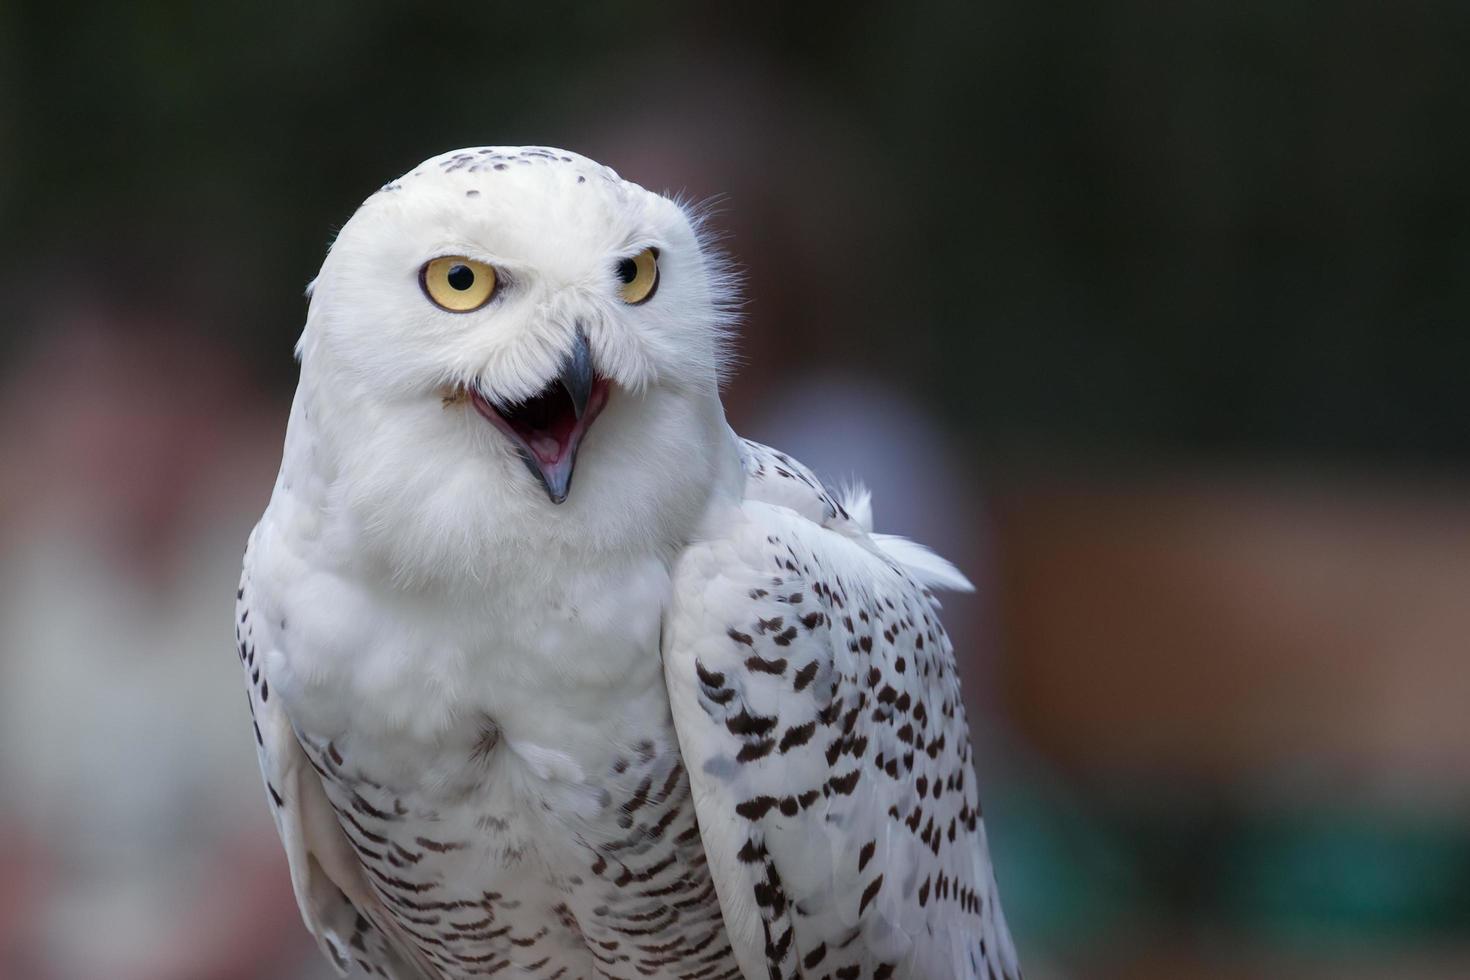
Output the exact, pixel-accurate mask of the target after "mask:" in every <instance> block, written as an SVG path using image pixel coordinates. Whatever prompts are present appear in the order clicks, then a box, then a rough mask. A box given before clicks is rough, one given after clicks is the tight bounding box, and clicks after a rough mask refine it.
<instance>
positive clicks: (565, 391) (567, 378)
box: [469, 327, 608, 504]
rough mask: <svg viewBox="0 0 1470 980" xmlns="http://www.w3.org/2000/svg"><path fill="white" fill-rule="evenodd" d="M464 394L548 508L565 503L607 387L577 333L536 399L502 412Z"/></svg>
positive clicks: (584, 339)
mask: <svg viewBox="0 0 1470 980" xmlns="http://www.w3.org/2000/svg"><path fill="white" fill-rule="evenodd" d="M469 394H470V401H471V402H473V403H474V406H475V409H476V411H478V412H479V413H480V414H481V415H483V416H484V417H485V418H487V419H489V420H490V422H491V424H493V425H494V426H495V427H496V428H497V429H499V430H500V431H501V432H504V433H505V434H506V436H508V437H509V438H510V440H511V442H513V443H515V445H516V448H517V449H519V450H520V453H521V459H523V460H524V461H525V463H526V468H527V469H529V470H530V471H531V473H532V475H533V476H535V477H536V478H537V479H538V480H540V481H541V485H542V486H543V487H545V488H546V495H547V496H548V497H550V498H551V502H552V503H553V504H559V503H561V502H562V501H564V500H566V499H567V493H568V492H569V491H570V490H571V487H572V469H573V467H574V466H575V465H576V462H577V447H578V446H580V445H581V444H582V437H583V436H585V435H586V434H587V429H588V428H590V427H591V425H592V422H593V420H594V419H596V418H597V414H598V413H599V412H601V411H602V409H603V406H605V405H606V404H607V395H608V381H607V379H606V378H600V377H598V376H597V372H596V371H594V370H593V367H592V351H591V350H589V349H588V347H587V337H586V336H585V335H584V334H583V333H582V330H581V328H580V327H579V328H578V329H577V333H576V339H575V340H574V341H573V342H572V349H571V352H570V353H568V354H567V357H566V360H565V361H563V362H562V365H561V370H560V371H559V372H558V373H557V376H556V377H554V378H552V379H551V381H549V382H548V383H547V385H546V387H545V388H543V389H541V391H540V392H539V393H538V394H536V395H534V396H532V397H531V398H528V399H526V400H525V401H523V402H517V403H516V404H514V405H507V406H505V407H500V406H497V405H496V404H495V403H494V402H492V401H491V400H490V399H488V398H486V397H485V395H484V394H483V393H482V392H480V391H479V389H477V388H473V387H472V388H470V390H469Z"/></svg>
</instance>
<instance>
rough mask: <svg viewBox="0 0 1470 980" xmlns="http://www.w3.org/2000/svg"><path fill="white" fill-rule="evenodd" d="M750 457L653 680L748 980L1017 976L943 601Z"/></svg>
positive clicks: (754, 454)
mask: <svg viewBox="0 0 1470 980" xmlns="http://www.w3.org/2000/svg"><path fill="white" fill-rule="evenodd" d="M743 462H744V467H745V472H746V476H747V483H746V493H745V501H744V503H743V505H742V507H741V508H740V511H741V512H740V514H739V515H738V516H737V517H736V518H734V519H733V520H732V524H731V530H730V531H729V533H727V534H725V535H722V536H721V537H719V538H718V539H715V540H710V541H706V542H702V543H700V544H697V545H695V546H693V547H691V548H690V549H689V550H688V551H687V552H686V553H685V554H684V556H683V557H682V559H681V560H680V562H679V566H678V568H677V570H676V579H675V594H676V602H675V608H674V610H673V613H672V615H671V621H670V626H669V629H668V632H667V636H666V640H665V674H666V677H667V680H668V685H669V691H670V700H671V703H672V706H673V711H674V718H675V724H676V726H677V727H678V730H679V738H680V744H681V746H682V749H683V752H684V758H685V762H686V765H687V766H688V767H689V770H690V772H691V774H692V777H693V781H694V795H695V800H696V806H697V808H698V811H699V815H700V820H701V826H702V830H703V837H704V842H705V847H706V851H707V853H708V854H709V858H710V863H711V866H712V868H714V870H715V880H716V883H717V887H719V889H720V893H721V902H722V905H723V906H724V908H725V915H726V921H727V926H728V928H729V930H730V935H731V942H732V945H733V946H734V948H735V950H736V953H737V956H738V957H739V959H740V962H741V965H742V967H743V968H744V970H745V973H746V975H747V976H749V977H755V976H770V977H772V978H798V977H803V978H813V980H815V978H819V977H820V978H828V977H832V978H838V980H854V978H858V977H864V978H866V977H871V978H874V980H882V978H897V977H912V978H946V977H976V978H1015V977H1019V976H1020V971H1019V968H1018V966H1017V964H1016V957H1015V952H1014V948H1013V946H1012V943H1011V939H1010V935H1009V931H1008V929H1007V927H1006V923H1005V918H1004V915H1003V913H1002V912H1001V908H1000V905H999V901H998V898H997V893H996V887H995V881H994V877H993V875H992V871H991V867H990V859H989V854H988V848H987V844H986V839H985V831H984V825H983V823H982V818H981V809H980V803H979V799H978V795H977V789H976V784H975V774H974V771H973V767H972V758H971V748H970V741H969V734H968V727H967V724H966V720H965V713H964V706H963V703H962V701H961V697H960V689H959V682H958V679H957V677H956V675H955V660H954V653H953V649H952V647H951V644H950V641H949V639H948V637H947V636H946V634H945V632H944V628H943V626H942V625H941V624H940V622H939V618H938V609H939V605H938V602H937V601H936V600H935V598H934V596H933V594H932V593H931V592H930V591H929V590H928V589H927V588H926V587H924V586H923V585H921V584H920V583H919V582H918V581H917V580H916V579H915V577H914V576H913V575H911V574H910V573H909V571H907V570H906V569H905V568H904V567H903V566H902V565H900V564H899V563H898V562H897V561H895V560H893V559H892V558H890V557H889V556H888V555H887V554H886V553H885V552H884V551H883V550H882V549H881V548H880V547H878V545H877V544H876V543H875V542H873V541H872V539H871V538H869V537H868V535H867V534H866V531H865V529H863V528H862V527H861V526H860V525H859V524H858V523H857V522H856V521H855V520H854V519H853V518H852V517H851V516H849V514H848V513H847V511H846V510H845V509H844V507H843V506H842V504H841V503H840V502H838V501H837V500H836V499H835V498H834V497H833V496H832V495H831V494H830V493H828V492H827V491H826V490H825V489H824V488H823V487H822V486H821V484H820V482H819V481H817V480H816V478H815V477H814V476H812V474H811V473H810V472H809V471H807V470H806V469H805V468H803V467H801V466H800V465H799V464H797V463H795V461H793V460H791V459H790V458H789V457H786V456H785V455H784V454H780V453H777V452H776V451H774V450H770V449H767V448H766V447H763V446H759V445H758V444H754V443H745V444H744V446H743Z"/></svg>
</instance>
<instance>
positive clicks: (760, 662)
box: [745, 637, 786, 675]
mask: <svg viewBox="0 0 1470 980" xmlns="http://www.w3.org/2000/svg"><path fill="white" fill-rule="evenodd" d="M776 642H777V643H779V642H781V641H780V638H779V637H778V638H777V640H776ZM745 666H746V667H748V668H749V669H751V670H754V671H759V672H760V673H762V674H778V675H779V674H784V673H786V660H785V658H782V659H779V660H766V659H764V658H762V657H750V658H748V659H747V660H746V661H745Z"/></svg>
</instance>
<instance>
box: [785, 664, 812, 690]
mask: <svg viewBox="0 0 1470 980" xmlns="http://www.w3.org/2000/svg"><path fill="white" fill-rule="evenodd" d="M816 676H817V662H816V661H815V660H813V661H812V662H811V663H809V664H807V665H806V666H805V667H803V668H801V669H800V670H798V671H797V672H796V676H795V677H793V678H792V685H791V686H792V688H793V689H794V690H797V691H804V690H806V686H807V685H808V684H810V683H811V682H812V678H814V677H816Z"/></svg>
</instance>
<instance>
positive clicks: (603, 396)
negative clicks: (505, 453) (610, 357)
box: [470, 378, 608, 466]
mask: <svg viewBox="0 0 1470 980" xmlns="http://www.w3.org/2000/svg"><path fill="white" fill-rule="evenodd" d="M607 388H608V383H607V379H606V378H598V379H597V380H596V381H594V382H593V383H592V392H591V394H590V395H589V396H588V399H587V407H586V410H585V411H584V412H583V413H582V417H581V418H580V419H579V418H577V411H576V408H575V406H574V405H573V404H572V397H571V395H569V394H568V393H567V390H566V388H565V387H563V386H562V383H561V381H560V380H553V381H552V382H551V383H550V384H548V385H547V386H546V387H545V388H543V389H542V390H541V391H540V393H539V394H536V395H534V396H533V397H531V398H528V399H526V400H525V401H523V402H517V403H515V404H514V405H508V406H506V407H505V408H498V407H496V406H495V405H494V404H492V403H491V402H490V401H489V400H487V399H486V398H485V397H484V396H483V395H481V394H480V393H479V392H478V391H475V390H473V389H471V391H470V397H471V399H472V400H473V401H474V405H475V408H476V409H477V410H478V411H479V412H480V414H481V415H483V416H485V418H487V419H489V420H490V421H491V422H493V423H494V424H495V426H496V427H497V428H499V429H500V430H501V431H502V432H505V433H506V434H507V435H509V436H511V438H512V439H513V440H514V441H515V442H516V443H517V444H519V445H520V447H521V448H522V449H523V450H525V451H526V452H527V453H529V454H530V455H531V456H533V457H534V458H535V461H536V462H537V463H540V464H541V465H542V466H553V465H555V464H557V463H559V462H561V461H562V459H563V458H565V457H566V456H568V455H569V454H571V453H573V452H575V451H576V448H577V444H578V443H579V442H581V439H582V436H583V434H584V433H585V432H586V431H587V427H588V426H589V425H591V424H592V420H593V419H594V418H596V417H597V413H598V412H600V411H602V407H603V405H605V404H606V403H607Z"/></svg>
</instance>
